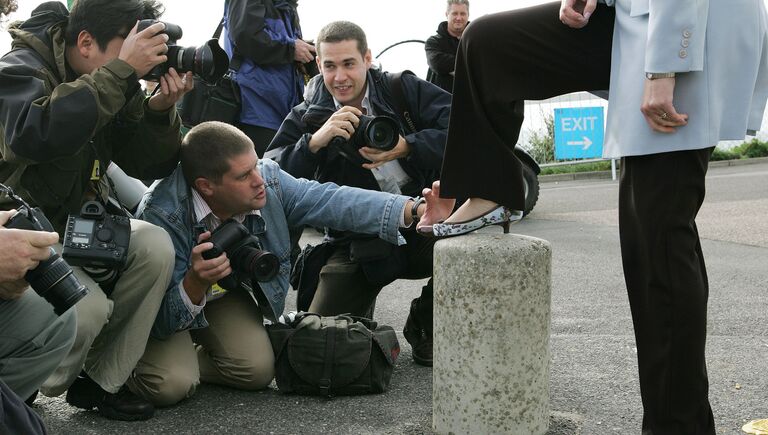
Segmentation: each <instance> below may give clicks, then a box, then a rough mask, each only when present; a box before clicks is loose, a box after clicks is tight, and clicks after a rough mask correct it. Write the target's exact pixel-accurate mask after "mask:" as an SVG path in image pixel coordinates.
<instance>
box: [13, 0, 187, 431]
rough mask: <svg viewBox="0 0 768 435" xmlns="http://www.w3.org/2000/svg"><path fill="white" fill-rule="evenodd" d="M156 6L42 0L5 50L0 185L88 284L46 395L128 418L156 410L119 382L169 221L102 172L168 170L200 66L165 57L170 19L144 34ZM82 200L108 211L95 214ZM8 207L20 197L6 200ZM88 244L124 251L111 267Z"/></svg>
mask: <svg viewBox="0 0 768 435" xmlns="http://www.w3.org/2000/svg"><path fill="white" fill-rule="evenodd" d="M160 11H161V7H160V5H159V4H158V3H156V2H155V1H154V0H76V1H75V2H74V5H73V6H72V10H71V13H68V12H67V9H66V7H65V6H64V5H63V4H61V3H59V2H46V3H43V4H41V5H40V6H38V7H37V8H36V9H35V10H34V11H33V12H32V16H31V17H30V18H29V19H28V20H26V21H24V22H17V23H14V24H12V25H11V27H10V29H9V31H10V33H11V35H12V38H13V50H12V51H11V52H9V53H7V54H5V55H4V56H3V57H2V58H1V59H0V119H3V121H4V122H3V129H4V131H3V133H2V135H0V154H2V160H1V161H0V182H3V183H5V184H7V185H8V186H10V187H11V188H12V189H13V190H14V191H15V192H16V193H17V194H18V195H19V196H20V197H21V198H23V199H24V200H25V201H26V202H28V203H29V204H31V205H33V206H36V207H39V208H40V209H42V211H43V212H44V214H45V215H46V216H47V217H48V218H49V220H50V222H51V223H52V225H53V228H54V229H55V230H56V231H57V232H58V234H59V236H60V237H62V238H63V239H62V240H63V246H62V245H58V246H57V250H58V251H59V252H61V251H62V250H63V251H64V252H63V256H64V258H65V259H66V258H69V259H70V260H72V261H73V262H74V263H76V264H79V265H82V266H87V269H84V268H81V267H73V270H74V274H75V276H76V277H77V279H78V280H79V281H80V282H81V283H82V284H83V285H85V287H87V289H88V295H87V296H86V297H84V298H83V299H82V300H81V301H79V302H78V303H77V304H76V306H75V309H76V311H77V333H76V338H75V341H74V344H73V346H72V348H71V350H70V351H69V353H68V354H67V356H66V357H65V358H64V360H63V362H62V363H61V364H60V365H59V367H58V368H56V370H55V371H54V373H53V374H52V375H51V376H50V377H49V378H48V379H47V380H46V382H45V383H44V384H43V386H42V388H41V392H42V393H43V394H46V395H49V396H54V395H59V394H61V393H63V392H64V391H65V390H68V391H67V397H66V400H67V402H68V403H70V404H71V405H73V406H76V407H79V408H83V409H93V408H97V409H98V411H99V413H100V414H102V415H103V416H106V417H108V418H113V419H121V420H139V419H146V418H149V417H151V416H152V415H153V413H154V407H153V406H152V405H151V404H150V403H149V402H147V401H146V400H144V399H141V398H140V397H138V396H136V395H134V394H132V393H131V392H130V391H129V390H128V389H127V388H123V386H124V384H125V383H126V381H127V380H128V378H129V377H130V376H131V374H132V372H133V369H134V367H135V365H136V362H137V361H138V360H139V359H140V358H141V355H142V354H143V352H144V348H145V346H146V342H147V338H148V337H149V332H150V329H151V326H152V321H153V320H154V317H155V313H157V311H158V309H159V307H160V303H161V301H162V299H163V295H164V293H165V288H166V286H167V284H168V281H169V280H170V276H171V272H172V268H173V260H174V252H173V246H172V244H171V241H170V240H169V238H168V235H167V233H166V232H165V231H164V230H163V229H161V228H158V227H156V226H154V225H151V224H148V223H146V222H141V221H138V220H133V219H130V218H129V216H128V213H127V212H125V211H124V210H123V208H122V207H121V206H120V201H119V198H116V197H115V196H116V195H115V194H114V192H113V190H114V189H113V187H112V182H111V180H110V179H109V177H108V176H107V174H106V168H107V166H108V165H109V164H110V163H111V162H114V163H116V164H117V165H118V166H120V168H122V169H123V170H124V171H125V172H126V173H127V174H128V175H131V176H133V177H135V178H139V179H156V178H162V177H164V176H166V175H168V174H169V173H171V171H172V170H173V168H174V167H175V166H176V164H177V162H178V153H179V147H180V144H181V134H180V125H181V124H180V120H179V117H178V115H177V113H176V109H175V103H176V101H177V100H178V99H179V98H181V97H182V96H183V95H184V93H186V92H187V91H189V90H190V89H191V88H192V82H193V81H192V72H187V73H186V74H180V73H179V72H177V70H176V69H175V68H174V67H173V65H177V64H174V63H170V62H168V57H167V55H166V53H167V52H168V50H169V47H168V45H167V42H169V35H168V34H167V33H166V32H165V30H166V24H165V23H162V22H154V21H152V22H151V23H148V25H147V26H146V27H145V28H144V29H143V30H139V29H138V22H139V21H140V20H156V19H157V18H158V16H159V15H160ZM171 36H173V35H171ZM159 65H162V67H161V69H160V73H159V74H157V75H155V76H152V75H151V74H150V72H151V71H157V70H155V67H157V66H159ZM177 66H178V65H177ZM148 75H149V76H148ZM142 77H147V78H149V79H154V80H157V81H159V86H158V87H159V88H160V91H158V92H156V93H155V94H154V95H152V96H151V97H150V98H145V96H144V94H143V92H142V90H141V86H140V84H139V78H142ZM88 201H94V203H93V204H97V205H98V206H99V207H103V208H104V209H105V210H104V213H103V214H100V213H101V210H97V211H98V212H99V214H98V216H96V214H89V210H90V209H91V208H92V207H88V206H87V205H88V204H91V203H88ZM91 205H92V204H91ZM0 207H2V208H4V209H10V208H13V207H14V204H13V202H12V201H10V200H9V198H8V197H7V196H2V197H0ZM110 207H111V208H110ZM83 212H85V213H83ZM113 217H114V218H113ZM107 220H109V221H110V222H113V221H114V222H117V221H120V222H122V223H123V224H125V225H123V226H122V227H121V228H122V229H123V234H124V235H125V237H126V238H127V239H128V241H127V246H125V245H126V243H125V242H124V240H123V239H120V240H118V239H114V238H112V236H111V235H110V234H107V233H106V232H105V231H107V230H113V231H114V232H115V235H117V233H118V232H119V229H118V228H115V227H111V226H109V225H106V227H105V225H104V224H105V222H107ZM86 221H90V223H91V224H92V225H93V227H91V228H89V227H88V225H89V223H88V222H86ZM65 236H68V237H65ZM88 237H91V239H88V240H86V239H87V238H88ZM102 245H103V246H102ZM112 245H114V246H112ZM91 248H93V249H91ZM121 249H122V250H121ZM83 250H85V251H88V250H90V251H91V252H92V253H98V251H99V250H101V252H102V253H109V254H110V255H115V253H117V252H119V253H120V258H119V261H116V262H114V263H104V262H100V261H96V260H93V258H92V257H88V256H87V255H86V256H85V257H82V256H81V255H80V254H82V252H81V251H83ZM89 258H90V259H89ZM94 267H96V269H94ZM86 270H88V271H91V272H93V271H97V272H99V273H98V274H96V275H93V276H91V275H89V274H88V273H87V272H86ZM94 277H95V278H94ZM27 293H30V292H27ZM31 296H34V294H31Z"/></svg>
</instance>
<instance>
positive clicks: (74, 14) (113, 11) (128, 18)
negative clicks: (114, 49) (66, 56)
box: [64, 0, 163, 51]
mask: <svg viewBox="0 0 768 435" xmlns="http://www.w3.org/2000/svg"><path fill="white" fill-rule="evenodd" d="M162 14H163V7H162V5H160V3H158V2H157V0H75V3H74V4H73V5H72V10H71V11H70V13H69V23H68V24H67V30H66V32H65V33H64V40H65V41H66V43H67V45H70V46H72V45H75V44H77V36H78V35H79V34H80V32H82V31H83V30H85V31H87V32H88V33H90V34H91V35H92V36H93V38H94V39H95V40H96V43H98V44H99V48H100V49H101V51H104V50H106V48H107V44H109V42H110V41H111V40H113V39H114V38H115V37H116V36H121V37H123V38H125V37H127V36H128V33H130V32H131V29H132V28H133V26H134V25H136V21H138V20H144V19H152V20H156V19H158V18H159V17H160V15H162Z"/></svg>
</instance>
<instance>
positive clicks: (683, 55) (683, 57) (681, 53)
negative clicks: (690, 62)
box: [679, 49, 688, 59]
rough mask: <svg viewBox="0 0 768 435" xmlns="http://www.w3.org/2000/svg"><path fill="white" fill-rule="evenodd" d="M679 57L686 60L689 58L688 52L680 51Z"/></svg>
mask: <svg viewBox="0 0 768 435" xmlns="http://www.w3.org/2000/svg"><path fill="white" fill-rule="evenodd" d="M679 56H680V58H681V59H685V58H686V57H688V51H687V50H685V49H682V50H680V53H679Z"/></svg>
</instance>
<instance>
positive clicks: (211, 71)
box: [137, 20, 229, 83]
mask: <svg viewBox="0 0 768 435" xmlns="http://www.w3.org/2000/svg"><path fill="white" fill-rule="evenodd" d="M157 22H159V21H158V20H141V21H139V25H138V28H137V31H138V32H141V31H142V30H144V29H146V28H147V27H149V26H151V25H153V24H155V23H157ZM163 24H165V30H163V31H162V32H160V33H165V34H166V35H168V42H166V45H168V52H167V53H166V55H167V56H168V60H167V61H165V62H164V63H161V64H160V65H157V66H155V67H154V68H152V70H150V71H149V73H147V75H145V76H144V77H141V79H143V80H149V81H155V82H156V81H159V80H160V77H162V76H163V75H164V74H165V73H167V72H168V68H174V69H175V70H176V71H178V72H179V73H185V72H187V71H192V73H193V74H195V75H196V76H198V77H200V78H201V79H203V80H204V81H205V82H208V83H215V82H216V81H218V80H219V79H220V78H221V77H222V76H223V75H224V73H226V72H227V70H228V69H229V56H227V53H226V52H225V51H224V49H222V48H221V47H220V46H219V41H218V40H216V39H209V40H208V42H206V43H205V44H203V45H201V46H199V47H179V46H178V45H176V41H178V40H179V39H181V36H182V34H183V32H182V30H181V27H180V26H178V25H176V24H171V23H165V22H163Z"/></svg>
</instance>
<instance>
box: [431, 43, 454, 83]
mask: <svg viewBox="0 0 768 435" xmlns="http://www.w3.org/2000/svg"><path fill="white" fill-rule="evenodd" d="M440 45H441V44H440V38H439V36H438V35H433V36H430V37H429V39H427V42H426V44H425V45H424V49H425V50H426V52H427V64H429V67H430V68H431V69H432V71H434V72H436V73H438V74H442V75H447V74H450V73H452V72H453V70H454V69H455V68H456V53H446V52H445V50H443V49H442V47H441V46H440Z"/></svg>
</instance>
